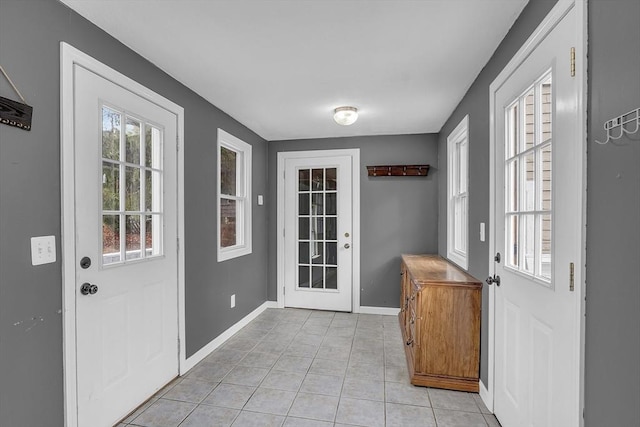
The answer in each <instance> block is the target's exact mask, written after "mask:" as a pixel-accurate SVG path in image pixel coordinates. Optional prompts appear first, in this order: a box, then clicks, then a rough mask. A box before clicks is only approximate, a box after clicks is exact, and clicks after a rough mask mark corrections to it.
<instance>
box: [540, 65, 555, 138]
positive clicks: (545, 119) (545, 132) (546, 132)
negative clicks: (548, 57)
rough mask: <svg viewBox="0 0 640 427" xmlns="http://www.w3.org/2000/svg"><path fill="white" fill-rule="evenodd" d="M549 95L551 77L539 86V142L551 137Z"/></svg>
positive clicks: (551, 114)
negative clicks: (540, 135) (540, 129)
mask: <svg viewBox="0 0 640 427" xmlns="http://www.w3.org/2000/svg"><path fill="white" fill-rule="evenodd" d="M552 95H553V94H552V93H551V77H549V78H548V79H547V80H546V81H544V82H543V83H542V84H541V85H540V111H541V122H542V123H541V125H542V126H541V127H542V137H541V138H540V140H541V142H543V143H544V142H546V141H548V140H550V139H551V136H552V131H553V130H552V124H553V122H552V119H553V102H552V101H553V100H552Z"/></svg>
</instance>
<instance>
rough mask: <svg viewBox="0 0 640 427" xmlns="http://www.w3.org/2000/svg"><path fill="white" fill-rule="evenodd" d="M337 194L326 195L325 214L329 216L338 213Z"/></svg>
mask: <svg viewBox="0 0 640 427" xmlns="http://www.w3.org/2000/svg"><path fill="white" fill-rule="evenodd" d="M337 196H338V194H337V193H327V194H325V213H326V214H327V215H336V214H337V211H338V205H337V202H336V200H337Z"/></svg>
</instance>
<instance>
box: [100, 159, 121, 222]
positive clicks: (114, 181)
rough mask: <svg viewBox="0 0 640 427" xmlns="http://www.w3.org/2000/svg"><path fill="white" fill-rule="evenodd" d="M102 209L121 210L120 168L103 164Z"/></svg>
mask: <svg viewBox="0 0 640 427" xmlns="http://www.w3.org/2000/svg"><path fill="white" fill-rule="evenodd" d="M102 209H103V210H105V211H117V210H120V166H119V165H118V164H114V163H110V162H105V161H103V162H102Z"/></svg>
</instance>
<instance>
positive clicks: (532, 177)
mask: <svg viewBox="0 0 640 427" xmlns="http://www.w3.org/2000/svg"><path fill="white" fill-rule="evenodd" d="M535 159H536V156H535V153H529V154H527V155H526V156H525V157H524V171H523V173H524V176H523V183H522V184H523V187H524V188H523V189H522V190H523V191H522V192H523V197H524V206H523V210H526V211H532V210H535V202H536V160H535Z"/></svg>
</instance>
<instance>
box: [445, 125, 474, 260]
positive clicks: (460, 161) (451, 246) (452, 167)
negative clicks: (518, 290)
mask: <svg viewBox="0 0 640 427" xmlns="http://www.w3.org/2000/svg"><path fill="white" fill-rule="evenodd" d="M447 161H448V169H449V176H448V178H449V179H448V180H447V196H448V197H447V258H449V259H450V260H451V261H453V262H455V263H456V264H458V265H459V266H460V267H462V268H465V269H466V268H468V264H469V258H468V249H467V248H468V246H469V232H468V231H469V190H468V188H469V186H468V184H469V179H468V177H469V174H468V171H469V116H465V118H464V119H462V121H461V122H460V124H458V126H456V128H455V129H454V130H453V132H451V134H450V135H449V136H448V137H447Z"/></svg>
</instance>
